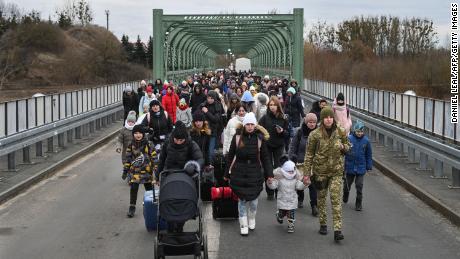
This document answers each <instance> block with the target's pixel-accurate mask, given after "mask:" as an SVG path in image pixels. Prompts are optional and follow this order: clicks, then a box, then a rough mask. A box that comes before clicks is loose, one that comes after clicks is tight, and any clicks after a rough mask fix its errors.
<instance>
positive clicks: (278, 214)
mask: <svg viewBox="0 0 460 259" xmlns="http://www.w3.org/2000/svg"><path fill="white" fill-rule="evenodd" d="M275 216H276V221H278V223H280V224H283V217H281V214H280V212H279V211H277V212H276V213H275Z"/></svg>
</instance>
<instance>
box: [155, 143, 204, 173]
mask: <svg viewBox="0 0 460 259" xmlns="http://www.w3.org/2000/svg"><path fill="white" fill-rule="evenodd" d="M190 160H194V161H196V162H197V163H198V164H199V165H200V167H201V168H202V167H203V165H204V159H203V153H202V152H201V150H200V147H199V146H198V144H197V143H195V141H193V140H192V139H191V138H190V137H189V138H187V139H186V140H185V142H184V143H183V144H181V145H177V144H176V143H174V139H173V138H172V137H170V138H169V139H168V142H166V143H165V144H164V145H163V146H162V148H161V153H160V163H159V165H158V174H159V173H160V172H162V171H163V170H168V169H183V168H184V165H185V163H187V162H188V161H190ZM157 177H158V175H157ZM157 179H158V178H157Z"/></svg>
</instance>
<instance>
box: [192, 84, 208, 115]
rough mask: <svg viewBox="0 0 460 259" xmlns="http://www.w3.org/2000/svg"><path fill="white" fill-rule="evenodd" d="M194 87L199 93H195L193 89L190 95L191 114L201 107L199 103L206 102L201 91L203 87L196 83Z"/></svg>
mask: <svg viewBox="0 0 460 259" xmlns="http://www.w3.org/2000/svg"><path fill="white" fill-rule="evenodd" d="M195 88H197V89H199V90H200V91H199V93H198V94H197V93H196V91H195V90H194V91H193V93H192V96H191V97H190V105H189V106H190V107H192V114H193V113H195V111H196V110H199V109H201V108H200V105H201V104H202V103H204V102H206V95H205V94H204V93H203V88H202V87H201V85H197V86H196V87H195Z"/></svg>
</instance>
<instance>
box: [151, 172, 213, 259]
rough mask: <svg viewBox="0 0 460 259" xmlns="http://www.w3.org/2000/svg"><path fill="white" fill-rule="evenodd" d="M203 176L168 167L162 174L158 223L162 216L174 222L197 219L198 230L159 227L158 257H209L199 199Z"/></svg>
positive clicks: (156, 253)
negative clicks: (172, 230) (162, 228)
mask: <svg viewBox="0 0 460 259" xmlns="http://www.w3.org/2000/svg"><path fill="white" fill-rule="evenodd" d="M199 196H200V177H199V174H198V172H196V173H195V174H194V175H193V176H190V175H189V174H187V172H186V171H185V170H166V171H163V172H161V173H160V194H159V204H158V213H157V224H159V222H160V219H163V220H165V221H167V222H168V224H171V223H173V224H174V223H181V222H186V221H188V220H192V219H195V220H196V219H197V220H198V230H195V231H178V232H175V231H174V232H170V231H166V230H160V227H159V225H158V226H157V238H156V240H155V258H165V256H178V255H194V256H195V258H204V259H207V258H208V243H207V237H206V232H205V231H204V224H203V218H202V213H201V201H200V198H199Z"/></svg>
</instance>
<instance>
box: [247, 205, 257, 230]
mask: <svg viewBox="0 0 460 259" xmlns="http://www.w3.org/2000/svg"><path fill="white" fill-rule="evenodd" d="M248 227H249V230H254V229H256V213H255V212H251V210H249V212H248Z"/></svg>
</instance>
